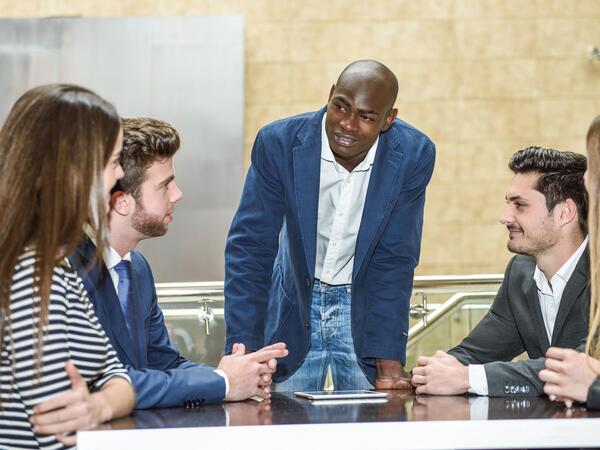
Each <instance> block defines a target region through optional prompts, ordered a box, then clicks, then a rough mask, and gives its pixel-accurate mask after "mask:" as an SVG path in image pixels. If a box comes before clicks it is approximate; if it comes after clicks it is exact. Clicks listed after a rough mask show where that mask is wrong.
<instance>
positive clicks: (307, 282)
mask: <svg viewBox="0 0 600 450" xmlns="http://www.w3.org/2000/svg"><path fill="white" fill-rule="evenodd" d="M304 281H306V285H307V286H308V287H310V285H311V283H310V278H308V277H306V278H305V279H304Z"/></svg>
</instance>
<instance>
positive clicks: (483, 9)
mask: <svg viewBox="0 0 600 450" xmlns="http://www.w3.org/2000/svg"><path fill="white" fill-rule="evenodd" d="M537 9H538V5H537V2H536V0H456V1H455V6H454V17H455V18H457V19H484V18H523V17H535V16H536V14H537Z"/></svg>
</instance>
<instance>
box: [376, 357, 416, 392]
mask: <svg viewBox="0 0 600 450" xmlns="http://www.w3.org/2000/svg"><path fill="white" fill-rule="evenodd" d="M376 368H377V374H376V375H375V389H412V385H411V384H410V374H409V373H407V372H406V371H405V370H404V366H402V364H401V363H400V361H395V360H392V359H377V362H376Z"/></svg>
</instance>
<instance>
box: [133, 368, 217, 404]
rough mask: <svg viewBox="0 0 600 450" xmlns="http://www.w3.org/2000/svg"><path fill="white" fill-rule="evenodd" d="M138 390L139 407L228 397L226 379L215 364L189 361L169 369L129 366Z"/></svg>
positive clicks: (204, 401) (207, 400)
mask: <svg viewBox="0 0 600 450" xmlns="http://www.w3.org/2000/svg"><path fill="white" fill-rule="evenodd" d="M127 372H128V373H129V376H130V377H131V381H132V382H133V385H134V387H135V390H136V393H137V400H136V408H137V409H147V408H168V407H175V406H184V405H185V404H186V402H187V401H193V402H196V403H198V404H199V405H203V404H214V403H220V402H221V401H223V398H224V397H225V380H224V379H223V377H221V376H220V375H219V374H218V373H216V372H215V371H214V369H212V368H211V367H207V366H202V365H196V364H191V363H190V364H189V365H187V366H185V367H178V368H175V369H168V370H157V369H142V370H137V369H134V368H133V367H131V366H129V367H127Z"/></svg>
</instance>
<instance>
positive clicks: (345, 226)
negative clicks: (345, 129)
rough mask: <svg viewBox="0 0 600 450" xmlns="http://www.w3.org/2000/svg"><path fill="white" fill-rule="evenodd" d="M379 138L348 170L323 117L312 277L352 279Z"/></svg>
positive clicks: (329, 281) (330, 280) (338, 280)
mask: <svg viewBox="0 0 600 450" xmlns="http://www.w3.org/2000/svg"><path fill="white" fill-rule="evenodd" d="M378 142H379V138H377V140H376V141H375V143H374V144H373V145H372V147H371V148H370V149H369V151H368V153H367V156H366V157H365V159H364V160H363V161H362V162H361V163H360V164H359V165H358V166H356V167H355V168H354V170H353V171H352V172H348V171H347V170H346V169H345V168H344V167H343V166H341V165H340V164H339V163H338V162H337V161H336V160H335V157H334V156H333V153H332V152H331V148H330V147H329V140H328V139H327V133H326V132H325V117H323V122H322V131H321V178H320V183H319V208H318V215H317V252H316V262H315V277H316V278H318V279H319V280H321V281H323V282H324V283H327V284H334V285H342V284H351V282H352V270H353V269H354V253H355V250H356V238H357V236H358V230H359V228H360V223H361V220H362V214H363V209H364V205H365V199H366V196H367V190H368V188H369V180H370V178H371V172H372V170H371V168H372V166H373V162H374V161H375V153H376V151H377V143H378Z"/></svg>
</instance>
